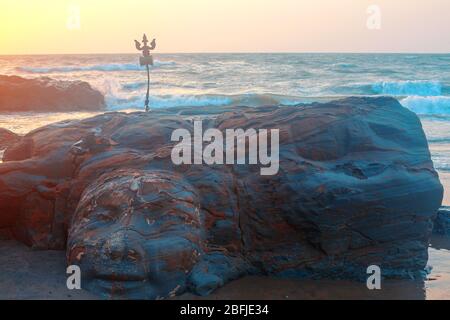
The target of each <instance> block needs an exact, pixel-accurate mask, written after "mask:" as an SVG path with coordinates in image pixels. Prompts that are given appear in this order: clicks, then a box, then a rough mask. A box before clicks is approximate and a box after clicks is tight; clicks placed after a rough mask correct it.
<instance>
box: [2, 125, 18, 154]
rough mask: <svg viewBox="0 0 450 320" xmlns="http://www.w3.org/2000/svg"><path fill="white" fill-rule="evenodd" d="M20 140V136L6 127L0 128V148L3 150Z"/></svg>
mask: <svg viewBox="0 0 450 320" xmlns="http://www.w3.org/2000/svg"><path fill="white" fill-rule="evenodd" d="M19 140H20V136H19V135H17V134H15V133H14V132H11V131H9V130H7V129H3V128H0V150H4V149H6V148H8V147H9V146H11V145H13V144H15V143H16V142H18V141H19Z"/></svg>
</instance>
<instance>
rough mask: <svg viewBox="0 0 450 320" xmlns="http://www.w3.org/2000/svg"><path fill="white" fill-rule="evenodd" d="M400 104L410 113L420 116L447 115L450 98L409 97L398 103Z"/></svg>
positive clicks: (449, 108)
mask: <svg viewBox="0 0 450 320" xmlns="http://www.w3.org/2000/svg"><path fill="white" fill-rule="evenodd" d="M400 102H401V104H402V105H403V106H404V107H406V108H408V109H410V110H411V111H413V112H415V113H417V114H422V115H449V114H450V97H448V96H439V97H420V96H411V97H407V98H405V99H403V100H401V101H400Z"/></svg>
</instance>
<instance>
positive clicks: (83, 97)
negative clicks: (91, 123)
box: [0, 75, 105, 112]
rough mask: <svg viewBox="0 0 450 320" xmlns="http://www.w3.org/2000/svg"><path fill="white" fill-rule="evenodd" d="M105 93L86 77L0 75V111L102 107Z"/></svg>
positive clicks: (90, 108) (67, 109) (65, 109)
mask: <svg viewBox="0 0 450 320" xmlns="http://www.w3.org/2000/svg"><path fill="white" fill-rule="evenodd" d="M104 107H105V99H104V97H103V95H102V94H101V93H100V92H99V91H97V90H95V89H93V88H92V87H91V86H90V85H89V83H87V82H84V81H57V80H53V79H51V78H47V77H42V78H35V79H25V78H21V77H18V76H4V75H0V111H8V112H23V111H37V112H58V111H99V110H102V109H104Z"/></svg>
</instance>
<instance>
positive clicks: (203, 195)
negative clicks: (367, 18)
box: [0, 98, 443, 299]
mask: <svg viewBox="0 0 450 320" xmlns="http://www.w3.org/2000/svg"><path fill="white" fill-rule="evenodd" d="M224 110H226V111H227V112H223V111H224ZM198 114H202V115H203V116H206V117H205V121H204V123H203V124H204V128H205V130H206V129H207V128H213V127H214V128H218V129H220V130H225V129H228V128H230V129H231V128H233V129H235V128H243V129H248V128H254V129H274V128H276V129H280V171H279V174H278V175H276V176H267V177H264V176H261V175H260V174H259V169H260V168H259V166H255V165H253V166H252V165H215V166H206V165H183V166H175V165H173V164H172V162H171V159H170V154H171V150H172V147H173V146H174V144H175V143H174V142H172V141H170V137H171V133H172V131H173V130H175V129H178V128H186V129H188V130H190V131H191V132H192V130H193V126H192V116H194V115H198ZM4 160H5V161H6V162H5V163H3V164H1V165H0V200H1V201H0V212H1V216H0V227H3V228H5V227H9V228H11V229H12V230H13V232H14V234H15V236H16V237H17V238H18V239H19V240H21V241H23V242H25V243H27V244H28V245H31V246H34V247H36V248H53V249H64V248H67V257H68V263H69V264H76V265H80V266H81V269H82V271H83V275H84V278H83V279H84V287H85V288H88V289H89V290H91V291H93V292H96V293H99V294H101V295H103V296H105V297H111V296H112V297H128V298H151V299H156V298H163V297H168V296H173V295H177V294H181V293H183V292H185V291H192V292H195V293H198V294H202V295H204V294H208V293H210V292H212V291H213V290H214V289H216V288H217V287H220V286H221V285H223V284H224V283H226V282H228V281H230V280H232V279H236V278H238V277H240V276H242V275H245V274H264V275H275V276H284V277H308V278H328V277H329V278H346V279H354V278H356V279H365V278H366V277H367V275H366V270H367V267H368V266H370V265H373V264H375V265H379V266H380V267H381V269H382V273H383V275H384V276H386V277H400V278H411V277H416V276H421V274H422V273H423V270H424V268H425V266H426V263H427V259H428V257H427V249H428V244H429V238H430V235H431V231H432V226H433V220H434V219H435V217H436V212H437V210H438V209H439V207H440V205H441V202H442V197H443V188H442V185H441V183H440V181H439V178H438V175H437V173H436V172H435V170H434V168H433V163H432V161H431V159H430V153H429V150H428V144H427V141H426V138H425V135H424V132H423V130H422V127H421V123H420V121H419V119H418V118H417V116H416V115H415V114H414V113H412V112H410V111H408V110H407V109H405V108H403V107H402V106H401V105H400V104H399V103H398V101H396V100H395V99H392V98H348V99H344V100H339V101H334V102H330V103H325V104H318V103H316V104H312V105H301V106H297V107H281V108H278V107H265V108H256V109H252V108H244V107H242V108H231V109H230V108H228V109H220V108H201V109H200V110H199V109H197V110H190V109H180V108H178V109H171V110H164V111H162V110H161V111H155V112H152V113H149V114H146V113H132V114H123V113H110V114H104V115H100V116H97V117H94V118H90V119H85V120H80V121H73V122H70V123H59V124H53V125H49V126H47V127H44V128H41V129H38V130H35V131H33V132H32V133H30V134H28V135H26V136H25V137H24V138H22V139H21V140H20V141H19V142H17V143H16V144H14V145H13V146H11V147H9V148H8V149H7V150H6V152H5V156H4Z"/></svg>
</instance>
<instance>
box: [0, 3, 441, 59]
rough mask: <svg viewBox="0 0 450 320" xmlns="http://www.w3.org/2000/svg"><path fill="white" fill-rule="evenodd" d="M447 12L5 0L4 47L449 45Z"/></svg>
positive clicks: (0, 22)
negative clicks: (148, 40) (375, 21)
mask: <svg viewBox="0 0 450 320" xmlns="http://www.w3.org/2000/svg"><path fill="white" fill-rule="evenodd" d="M373 4H376V5H378V6H379V7H380V10H381V14H382V15H381V17H382V21H381V22H382V23H381V29H380V30H370V29H368V27H367V19H368V13H367V8H368V7H369V6H370V5H373ZM74 8H75V10H73V9H74ZM77 8H78V11H79V13H80V14H79V17H78V18H79V22H80V24H79V26H77V25H76V24H75V25H73V26H74V27H73V28H72V27H70V26H71V25H70V24H69V25H68V23H70V21H71V20H73V18H74V17H71V15H74V14H77ZM448 12H450V1H448V0H395V1H392V0H377V1H373V0H340V1H336V0H316V1H314V2H312V1H309V0H150V1H148V0H147V1H145V0H128V1H107V0H90V1H88V0H62V1H54V0H1V4H0V26H1V28H0V54H39V53H42V54H46V53H127V52H134V47H133V40H134V39H138V40H140V38H141V37H142V33H143V32H146V33H148V36H149V37H156V38H157V40H158V48H157V49H158V50H157V52H450V41H448V40H445V39H446V36H447V34H448V32H449V31H450V19H448ZM76 18H77V17H75V20H74V21H76V20H77V19H76Z"/></svg>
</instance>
